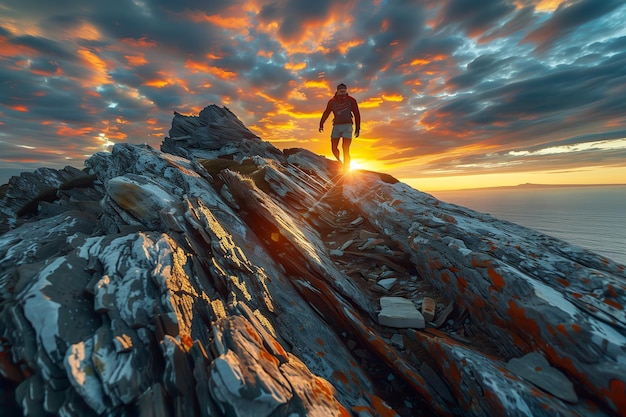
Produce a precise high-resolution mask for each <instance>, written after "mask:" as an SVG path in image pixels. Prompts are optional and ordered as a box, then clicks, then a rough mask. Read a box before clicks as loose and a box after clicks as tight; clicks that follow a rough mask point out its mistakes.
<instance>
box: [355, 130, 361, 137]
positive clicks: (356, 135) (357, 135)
mask: <svg viewBox="0 0 626 417" xmlns="http://www.w3.org/2000/svg"><path fill="white" fill-rule="evenodd" d="M360 133H361V131H360V130H357V131H356V132H354V137H355V138H358V137H359V134H360Z"/></svg>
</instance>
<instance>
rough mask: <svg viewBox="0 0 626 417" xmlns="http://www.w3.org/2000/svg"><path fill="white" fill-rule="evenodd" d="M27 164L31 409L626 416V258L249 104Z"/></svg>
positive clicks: (12, 240)
mask: <svg viewBox="0 0 626 417" xmlns="http://www.w3.org/2000/svg"><path fill="white" fill-rule="evenodd" d="M85 166H86V167H87V168H86V169H85V170H84V171H81V170H77V169H74V168H69V167H68V168H65V169H63V170H51V169H45V168H42V169H39V170H37V171H35V172H33V173H23V174H21V175H20V176H19V177H13V178H11V180H10V181H9V183H8V184H6V185H5V186H3V188H2V191H1V194H0V195H1V196H2V200H1V201H0V232H1V233H2V234H0V323H1V324H0V330H1V333H0V382H1V387H2V392H3V393H4V395H3V396H2V397H3V403H4V405H5V407H4V409H8V408H7V407H14V408H17V409H19V410H21V412H22V413H23V414H24V415H28V416H39V415H41V416H44V415H59V416H74V415H81V416H104V415H106V416H131V415H132V416H136V415H140V416H147V415H159V416H170V415H171V416H178V415H185V416H189V415H200V416H241V417H243V416H273V417H278V416H292V415H302V416H304V415H307V416H350V415H352V416H359V417H365V416H395V415H401V416H419V415H476V416H486V415H489V416H491V415H493V416H496V415H498V416H499V415H528V416H537V415H550V416H552V415H562V416H577V415H578V416H588V415H597V416H604V415H626V372H625V371H626V315H625V314H626V313H625V312H624V305H626V295H625V289H626V280H625V278H626V273H625V267H624V266H623V265H619V264H616V263H615V262H613V261H611V260H610V259H607V258H605V257H602V256H600V255H597V254H595V253H592V252H589V251H585V250H583V249H581V248H578V247H575V246H572V245H569V244H567V243H565V242H563V241H560V240H558V239H555V238H552V237H549V236H545V235H542V234H540V233H539V232H537V231H534V230H530V229H527V228H524V227H522V226H519V225H516V224H512V223H509V222H505V221H501V220H498V219H495V218H493V217H491V216H489V215H487V214H484V213H477V212H475V211H472V210H469V209H467V208H464V207H459V206H456V205H453V204H448V203H445V202H443V201H439V200H437V199H435V198H434V197H432V196H430V195H428V194H425V193H422V192H419V191H417V190H415V189H412V188H411V187H408V186H407V185H406V184H403V183H401V182H398V181H397V180H395V179H394V178H392V177H390V176H388V175H385V174H380V173H373V172H366V171H357V172H353V173H350V174H346V175H341V174H340V173H339V170H338V168H339V167H338V166H337V165H336V163H334V162H332V161H329V160H327V159H325V158H323V157H320V156H318V155H315V154H312V153H311V152H309V151H306V150H304V149H287V150H283V151H280V150H278V149H276V148H275V147H273V146H272V145H271V144H269V143H268V142H264V141H262V140H261V139H260V138H258V137H257V136H255V135H254V134H253V133H252V132H250V131H249V130H248V129H247V128H246V127H245V126H244V125H243V124H242V123H241V121H239V119H237V117H236V116H235V115H234V114H232V113H231V112H230V111H229V110H228V109H226V108H220V107H218V106H215V105H211V106H208V107H206V108H205V109H204V110H203V111H202V112H201V113H200V114H199V115H198V116H183V115H180V114H177V113H175V115H174V119H173V122H172V127H171V129H170V132H169V135H168V137H167V138H165V139H164V141H163V143H162V145H161V150H156V149H152V148H150V147H148V146H139V145H128V144H118V145H115V147H114V148H113V150H112V151H111V152H110V153H98V154H95V155H94V156H92V157H91V158H89V159H88V160H86V161H85Z"/></svg>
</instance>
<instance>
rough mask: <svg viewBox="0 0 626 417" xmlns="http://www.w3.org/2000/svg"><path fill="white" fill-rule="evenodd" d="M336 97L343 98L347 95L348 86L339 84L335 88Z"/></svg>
mask: <svg viewBox="0 0 626 417" xmlns="http://www.w3.org/2000/svg"><path fill="white" fill-rule="evenodd" d="M336 94H337V95H338V96H345V95H347V94H348V86H347V85H345V84H344V83H341V84H339V85H338V86H337V93H336Z"/></svg>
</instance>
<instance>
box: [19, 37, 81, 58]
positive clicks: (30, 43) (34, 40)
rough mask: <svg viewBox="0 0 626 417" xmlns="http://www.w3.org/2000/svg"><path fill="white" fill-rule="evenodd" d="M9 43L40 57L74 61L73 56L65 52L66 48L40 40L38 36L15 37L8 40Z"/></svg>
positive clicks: (59, 44) (58, 43)
mask: <svg viewBox="0 0 626 417" xmlns="http://www.w3.org/2000/svg"><path fill="white" fill-rule="evenodd" d="M9 43H11V44H13V45H16V46H23V47H26V48H29V49H33V50H34V51H36V52H39V53H40V54H42V55H46V56H50V57H52V58H58V59H67V60H74V59H75V55H74V54H73V53H71V52H69V51H67V49H66V47H65V46H63V44H61V43H60V42H57V41H53V40H50V39H46V38H42V37H39V36H30V35H27V36H17V37H14V38H11V39H9Z"/></svg>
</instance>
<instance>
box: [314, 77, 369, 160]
mask: <svg viewBox="0 0 626 417" xmlns="http://www.w3.org/2000/svg"><path fill="white" fill-rule="evenodd" d="M331 111H332V112H333V115H334V117H335V118H334V119H333V131H332V132H331V134H330V144H331V149H332V151H333V155H335V158H337V161H339V162H341V159H340V158H339V139H342V138H343V142H342V143H341V148H342V150H343V170H344V171H348V170H350V144H351V143H352V115H354V125H355V128H354V136H355V137H357V138H358V137H359V133H360V130H361V113H359V106H358V104H357V102H356V100H355V99H354V97H351V96H349V95H348V87H347V86H346V85H345V84H343V83H341V84H339V85H338V86H337V91H336V92H335V95H334V96H333V98H331V99H330V100H328V104H327V105H326V110H324V113H322V119H321V120H320V130H319V131H320V133H321V132H323V131H324V122H325V121H326V119H327V118H328V116H329V115H330V112H331Z"/></svg>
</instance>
